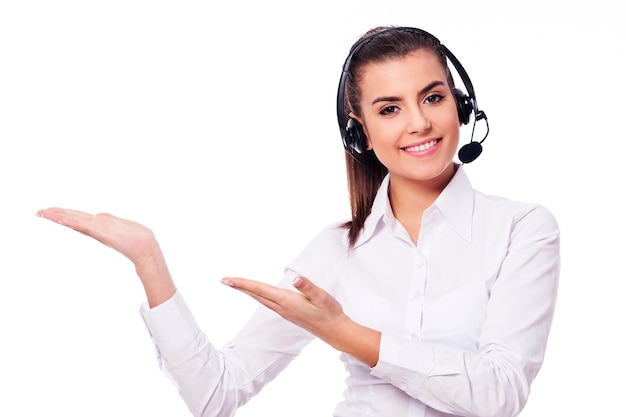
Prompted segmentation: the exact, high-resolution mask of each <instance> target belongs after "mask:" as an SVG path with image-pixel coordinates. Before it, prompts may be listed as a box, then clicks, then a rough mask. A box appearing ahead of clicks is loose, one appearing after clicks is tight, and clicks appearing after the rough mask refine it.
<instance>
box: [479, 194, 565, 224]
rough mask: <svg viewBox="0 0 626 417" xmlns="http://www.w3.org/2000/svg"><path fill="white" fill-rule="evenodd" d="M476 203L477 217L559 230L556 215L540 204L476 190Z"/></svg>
mask: <svg viewBox="0 0 626 417" xmlns="http://www.w3.org/2000/svg"><path fill="white" fill-rule="evenodd" d="M474 202H475V205H474V209H475V215H477V216H485V217H488V218H490V219H491V220H492V221H497V219H502V220H505V221H507V222H512V223H520V222H521V223H525V224H537V225H543V226H544V227H547V228H554V229H558V222H557V219H556V217H555V215H554V214H553V213H552V211H551V210H550V209H548V208H547V207H546V206H544V205H542V204H540V203H536V202H529V201H523V200H515V199H511V198H507V197H503V196H500V195H493V194H485V193H483V192H480V191H476V190H475V201H474Z"/></svg>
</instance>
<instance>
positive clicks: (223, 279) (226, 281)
mask: <svg viewBox="0 0 626 417" xmlns="http://www.w3.org/2000/svg"><path fill="white" fill-rule="evenodd" d="M220 282H221V283H222V284H224V285H228V286H229V287H234V286H235V284H233V282H232V281H230V280H229V279H228V278H222V279H221V280H220Z"/></svg>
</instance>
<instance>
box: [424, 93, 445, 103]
mask: <svg viewBox="0 0 626 417" xmlns="http://www.w3.org/2000/svg"><path fill="white" fill-rule="evenodd" d="M441 100H443V96H442V95H441V94H431V95H429V96H428V97H426V100H424V101H425V102H426V103H439V102H440V101H441Z"/></svg>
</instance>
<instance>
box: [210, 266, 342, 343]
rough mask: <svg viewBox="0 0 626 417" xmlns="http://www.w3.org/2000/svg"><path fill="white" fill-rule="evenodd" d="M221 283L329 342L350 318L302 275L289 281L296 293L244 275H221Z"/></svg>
mask: <svg viewBox="0 0 626 417" xmlns="http://www.w3.org/2000/svg"><path fill="white" fill-rule="evenodd" d="M222 283H223V284H225V285H228V286H230V287H233V288H235V289H237V290H239V291H241V292H243V293H246V294H248V295H249V296H250V297H252V298H254V299H255V300H257V301H258V302H259V303H261V304H263V305H264V306H266V307H268V308H270V309H272V310H274V311H275V312H276V313H278V314H279V315H280V316H282V317H283V318H285V319H286V320H289V321H290V322H292V323H294V324H296V325H298V326H300V327H302V328H303V329H305V330H308V331H309V332H311V333H313V334H314V335H315V336H317V337H319V338H320V339H322V340H324V341H326V342H328V343H330V344H332V340H331V339H332V337H333V336H335V335H336V334H337V332H339V329H340V328H341V326H342V325H344V324H345V323H346V322H348V321H350V320H349V319H348V317H347V316H346V315H345V314H344V312H343V308H342V307H341V304H339V302H338V301H337V300H336V299H335V298H333V297H332V296H331V295H330V294H328V293H327V292H326V291H324V290H323V289H321V288H320V287H318V286H316V285H315V284H313V283H312V282H311V281H310V280H308V279H307V278H305V277H296V278H295V279H294V280H293V286H294V287H295V288H296V289H297V290H298V291H299V293H298V292H295V291H291V290H288V289H284V288H278V287H275V286H272V285H269V284H265V283H263V282H259V281H254V280H250V279H245V278H224V279H222Z"/></svg>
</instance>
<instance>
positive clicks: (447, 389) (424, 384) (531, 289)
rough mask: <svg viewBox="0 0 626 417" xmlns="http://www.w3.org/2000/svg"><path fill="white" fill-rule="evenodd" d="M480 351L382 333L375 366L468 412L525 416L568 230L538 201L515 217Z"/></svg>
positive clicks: (425, 398)
mask: <svg viewBox="0 0 626 417" xmlns="http://www.w3.org/2000/svg"><path fill="white" fill-rule="evenodd" d="M510 236H511V237H510V242H509V248H508V251H507V254H506V256H505V259H504V260H503V262H502V264H501V267H500V271H499V273H498V276H497V278H496V281H495V283H494V285H493V287H492V288H491V294H490V297H489V304H488V307H487V317H486V320H485V324H484V327H483V329H482V332H481V336H480V340H479V341H478V349H477V352H463V351H458V350H453V349H447V348H445V347H442V346H438V345H434V344H428V343H423V342H419V341H414V340H409V339H406V338H404V337H402V336H398V335H393V334H387V333H383V334H382V339H381V345H380V356H379V362H378V364H377V365H376V366H375V367H374V368H372V370H371V373H372V375H374V376H377V377H379V378H381V379H383V380H385V381H388V382H390V383H391V384H393V385H395V386H397V387H398V388H400V389H402V390H403V391H405V392H406V393H407V394H408V395H410V396H412V397H414V398H416V399H418V400H420V401H421V402H423V403H425V404H427V405H428V406H430V407H433V408H435V409H437V410H441V411H443V412H446V413H450V414H454V415H460V416H498V417H513V416H517V415H518V414H519V413H520V411H521V410H522V408H523V407H524V405H525V403H526V400H527V398H528V394H529V391H530V384H531V382H532V381H533V379H534V378H535V376H536V375H537V372H538V371H539V368H540V367H541V364H542V362H543V358H544V353H545V349H546V345H547V339H548V333H549V330H550V327H551V324H552V318H553V314H554V308H555V302H556V294H557V287H558V277H559V271H560V249H559V246H560V244H559V241H560V233H559V229H558V225H557V223H556V221H555V219H554V217H553V216H552V215H551V213H550V212H549V211H547V210H546V209H544V208H542V207H537V208H535V209H533V210H531V211H530V212H528V213H526V214H525V215H523V216H521V218H519V219H517V220H516V221H515V223H514V224H513V225H512V229H511V234H510Z"/></svg>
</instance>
